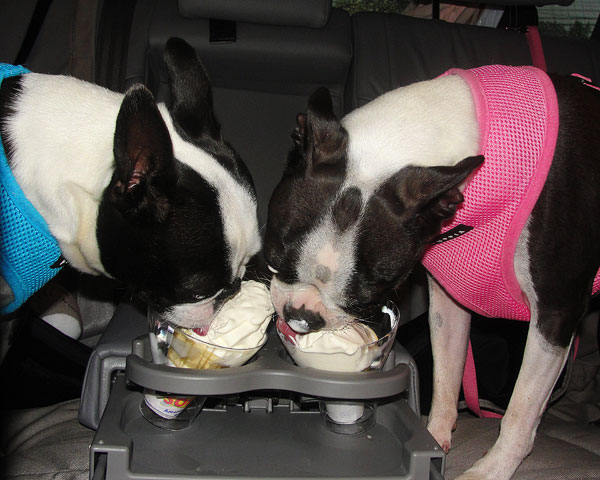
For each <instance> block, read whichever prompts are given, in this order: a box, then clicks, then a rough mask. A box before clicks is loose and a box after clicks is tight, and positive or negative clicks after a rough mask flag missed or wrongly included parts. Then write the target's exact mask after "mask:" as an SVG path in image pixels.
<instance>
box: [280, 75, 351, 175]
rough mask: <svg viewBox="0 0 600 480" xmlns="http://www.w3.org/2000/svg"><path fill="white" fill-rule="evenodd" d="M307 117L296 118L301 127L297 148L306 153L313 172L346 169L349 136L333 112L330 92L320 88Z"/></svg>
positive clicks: (297, 132) (313, 97)
mask: <svg viewBox="0 0 600 480" xmlns="http://www.w3.org/2000/svg"><path fill="white" fill-rule="evenodd" d="M307 110H308V111H307V113H306V115H304V114H299V115H298V116H297V117H296V122H297V127H296V129H295V130H294V133H293V134H292V138H293V139H294V142H295V143H296V145H298V146H299V147H300V148H302V149H303V150H304V154H305V159H306V161H307V164H308V166H309V168H310V169H311V172H312V173H319V172H328V173H332V172H331V171H332V170H333V169H342V170H343V169H344V168H345V163H346V146H347V144H348V133H347V132H346V130H345V129H344V128H343V127H342V125H341V124H340V122H339V120H338V119H337V117H336V116H335V113H334V112H333V102H332V99H331V94H330V93H329V90H328V89H327V88H325V87H321V88H319V89H318V90H317V91H315V92H314V93H313V94H312V95H311V96H310V98H309V99H308V109H307Z"/></svg>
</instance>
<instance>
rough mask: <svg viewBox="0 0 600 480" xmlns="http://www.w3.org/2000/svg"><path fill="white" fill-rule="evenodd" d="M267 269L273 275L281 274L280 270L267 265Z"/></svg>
mask: <svg viewBox="0 0 600 480" xmlns="http://www.w3.org/2000/svg"><path fill="white" fill-rule="evenodd" d="M267 268H268V269H269V270H270V271H271V272H272V273H275V274H277V273H279V270H275V269H274V268H273V267H272V266H271V265H267Z"/></svg>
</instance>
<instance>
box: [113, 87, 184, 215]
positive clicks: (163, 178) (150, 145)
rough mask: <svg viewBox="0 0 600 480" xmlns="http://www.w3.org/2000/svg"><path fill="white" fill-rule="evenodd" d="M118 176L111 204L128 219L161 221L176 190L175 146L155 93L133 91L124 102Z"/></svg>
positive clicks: (119, 128)
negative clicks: (172, 191) (171, 193)
mask: <svg viewBox="0 0 600 480" xmlns="http://www.w3.org/2000/svg"><path fill="white" fill-rule="evenodd" d="M113 153H114V157H115V172H114V175H113V178H112V181H111V184H110V185H109V200H110V201H111V202H113V203H114V205H115V206H116V207H117V208H118V209H119V210H120V211H121V212H122V213H123V214H125V215H129V216H132V217H136V216H137V218H138V219H139V220H140V221H144V220H148V221H150V220H153V221H161V220H162V219H164V217H165V216H166V214H167V212H168V209H169V206H168V205H169V204H168V201H167V197H168V195H169V192H170V191H171V190H172V189H173V188H174V185H175V182H176V172H175V165H174V160H173V146H172V144H171V137H170V136H169V131H168V130H167V126H166V125H165V122H164V121H163V119H162V117H161V115H160V112H159V111H158V107H157V106H156V103H155V101H154V97H153V96H152V93H150V91H149V90H148V89H147V88H146V87H144V86H143V85H136V86H133V87H131V88H130V89H129V90H128V91H127V93H125V96H124V98H123V102H122V104H121V108H120V110H119V114H118V116H117V123H116V128H115V136H114V144H113Z"/></svg>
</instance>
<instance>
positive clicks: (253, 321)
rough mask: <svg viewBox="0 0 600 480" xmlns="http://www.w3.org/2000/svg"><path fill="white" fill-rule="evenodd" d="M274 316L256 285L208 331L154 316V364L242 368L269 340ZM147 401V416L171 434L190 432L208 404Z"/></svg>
mask: <svg viewBox="0 0 600 480" xmlns="http://www.w3.org/2000/svg"><path fill="white" fill-rule="evenodd" d="M272 315H273V306H272V304H271V301H270V297H269V292H268V289H267V287H266V286H265V285H263V284H261V283H259V282H254V281H248V282H243V283H242V288H241V290H240V292H239V293H238V294H237V295H235V296H234V297H232V298H231V299H230V300H228V301H227V302H226V303H225V304H224V305H223V307H222V308H221V310H220V311H219V313H218V314H217V315H216V317H215V318H214V320H213V321H212V323H211V324H210V326H209V327H208V328H202V329H194V328H182V327H180V326H176V325H173V324H172V323H170V322H169V321H165V320H164V317H163V316H162V315H160V314H157V313H155V312H153V311H149V312H148V319H149V322H150V329H151V331H150V334H149V339H150V350H151V352H152V358H153V362H154V363H155V364H158V365H168V366H172V367H179V368H190V369H197V370H208V369H221V368H229V367H238V366H241V365H243V364H245V363H247V362H248V361H249V360H250V359H251V358H252V357H253V356H254V355H255V354H256V353H257V352H258V351H259V350H260V349H261V348H262V347H263V345H264V344H265V342H266V341H267V333H266V331H267V327H268V326H269V323H270V321H271V319H272ZM144 398H145V401H144V402H143V404H142V406H141V408H142V414H143V415H144V417H146V418H147V419H148V420H150V421H151V423H153V424H154V425H157V426H159V427H161V428H166V429H169V430H179V429H181V428H185V426H187V425H188V424H189V423H190V422H191V421H192V420H193V419H194V418H195V416H196V415H197V414H198V413H199V411H200V409H201V408H202V404H203V400H204V398H203V397H189V396H181V395H172V394H170V393H160V392H158V393H157V392H146V394H145V396H144ZM184 412H185V415H183V416H182V414H183V413H184Z"/></svg>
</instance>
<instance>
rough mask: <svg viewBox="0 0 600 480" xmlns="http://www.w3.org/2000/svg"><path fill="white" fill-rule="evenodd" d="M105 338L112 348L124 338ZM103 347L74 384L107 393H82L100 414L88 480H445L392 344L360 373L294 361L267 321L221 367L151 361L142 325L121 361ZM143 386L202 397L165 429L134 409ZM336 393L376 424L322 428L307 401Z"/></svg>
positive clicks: (88, 410)
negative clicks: (260, 337) (245, 352)
mask: <svg viewBox="0 0 600 480" xmlns="http://www.w3.org/2000/svg"><path fill="white" fill-rule="evenodd" d="M115 317H116V318H115V319H113V322H116V323H122V322H126V324H125V323H124V324H123V326H124V329H125V330H126V331H128V332H129V333H133V332H135V331H138V332H139V329H141V328H142V327H141V325H142V324H143V325H145V328H146V329H147V328H148V327H147V321H146V320H145V317H144V316H143V315H141V313H140V312H137V311H135V310H134V309H130V308H128V309H126V310H125V312H123V311H120V312H117V315H116V316H115ZM133 317H135V318H133ZM139 317H141V318H139ZM132 323H133V324H138V323H139V324H140V325H138V326H137V327H132ZM272 327H273V326H272ZM115 331H116V330H115ZM114 339H115V340H116V341H117V344H118V345H119V346H118V348H115V351H117V352H118V354H117V355H116V357H118V356H119V355H120V354H121V353H122V352H123V346H122V345H121V344H122V342H123V336H119V337H114ZM102 345H104V347H101V348H102V352H103V353H102V357H103V358H102V359H99V357H97V358H96V361H95V365H94V366H93V367H92V370H90V368H88V372H87V378H86V387H84V389H87V390H88V391H89V392H88V393H90V394H92V393H93V394H96V395H98V396H99V397H101V398H107V399H108V400H107V402H106V403H105V405H102V403H103V402H102V400H98V399H95V400H94V401H91V400H90V399H88V400H87V406H86V401H83V403H82V410H81V411H80V419H82V422H84V423H85V422H86V421H87V422H88V423H94V418H95V417H96V416H98V414H102V418H101V420H100V422H99V425H98V426H97V432H96V435H95V437H94V441H93V443H92V445H91V450H90V478H91V479H94V480H98V479H123V480H128V479H136V480H138V479H148V480H159V479H165V480H166V479H191V478H198V479H203V480H206V479H215V480H216V479H219V480H222V479H234V478H235V479H240V480H241V479H244V480H250V479H259V478H285V479H308V478H319V477H325V478H335V479H346V478H347V479H349V478H373V479H377V478H386V479H416V480H419V479H442V478H443V477H442V473H443V470H444V461H445V458H444V453H443V451H442V450H441V449H440V448H439V446H438V445H437V443H436V442H435V440H434V439H433V438H432V437H431V435H430V434H429V433H428V432H427V430H426V429H425V427H424V425H423V424H422V423H421V421H420V418H419V408H418V387H417V385H418V379H417V370H416V366H415V365H414V362H413V361H412V359H411V357H410V355H408V353H407V352H406V350H404V349H403V348H402V347H401V346H400V345H399V344H397V343H396V345H395V346H394V349H393V350H392V352H391V353H390V357H389V358H388V361H387V363H386V365H385V368H384V369H383V370H381V371H369V372H361V373H333V372H324V371H320V370H313V369H308V368H300V367H297V366H296V365H294V363H293V362H292V361H291V359H290V358H289V356H288V355H287V352H286V351H285V348H284V347H283V345H282V344H281V342H280V340H279V338H278V337H277V335H276V332H275V331H274V328H271V329H270V331H269V338H268V341H267V343H266V345H265V346H264V347H263V348H262V349H261V350H260V351H259V352H258V353H257V354H256V355H255V356H254V357H253V359H251V361H250V362H249V363H247V364H246V365H244V366H242V367H235V368H228V369H221V370H191V369H182V368H174V367H167V366H161V365H154V364H153V363H152V361H151V357H150V352H149V350H150V349H149V341H148V335H147V334H142V335H140V336H138V337H137V338H135V339H134V340H133V341H132V342H130V345H131V349H130V351H131V354H129V355H127V357H126V359H123V358H121V359H120V360H119V359H115V358H112V357H111V355H109V354H108V353H107V352H110V350H111V349H110V346H107V345H109V344H107V343H103V344H102ZM123 360H125V361H123ZM119 365H125V368H124V369H123V368H120V367H119ZM109 372H112V373H110V375H109ZM108 377H110V380H109V382H108V384H104V383H105V382H106V380H107V378H108ZM106 389H109V392H108V393H107V392H106V391H105V390H106ZM144 389H151V390H157V391H162V392H168V393H171V394H184V395H199V396H206V397H208V399H210V400H211V401H207V402H206V403H205V406H204V408H203V409H202V410H201V411H200V413H199V414H198V416H197V417H196V418H195V420H194V421H193V422H192V423H191V424H190V425H189V426H188V427H187V428H185V429H183V430H179V431H169V430H165V429H162V428H159V427H157V426H154V425H153V424H151V423H150V422H148V421H147V420H146V418H144V417H143V416H142V413H141V406H142V404H143V391H144ZM88 396H89V395H88V394H86V392H85V390H84V400H85V399H86V397H88ZM336 400H353V401H367V400H368V401H374V402H375V403H376V405H377V408H376V410H375V423H374V425H373V426H372V427H371V428H370V429H368V430H367V431H364V432H361V433H357V434H354V435H345V434H340V433H335V432H333V431H331V430H330V429H328V428H327V427H326V426H325V422H324V420H323V415H322V414H321V412H320V411H319V409H318V408H317V406H318V404H319V402H320V401H336Z"/></svg>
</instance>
